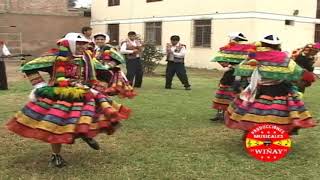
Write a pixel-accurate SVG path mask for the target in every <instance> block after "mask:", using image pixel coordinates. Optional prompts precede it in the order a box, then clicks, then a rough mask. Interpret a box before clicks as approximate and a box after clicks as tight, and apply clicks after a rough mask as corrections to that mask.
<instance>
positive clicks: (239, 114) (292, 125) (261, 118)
mask: <svg viewBox="0 0 320 180" xmlns="http://www.w3.org/2000/svg"><path fill="white" fill-rule="evenodd" d="M280 86H281V85H280ZM280 86H277V85H276V86H274V87H272V88H271V89H270V90H271V92H270V93H268V92H262V93H261V92H260V93H259V94H258V95H257V96H256V98H255V100H254V102H252V103H248V102H244V101H243V100H242V99H240V98H239V97H238V96H237V97H236V98H235V99H234V101H233V102H232V103H231V104H230V106H229V107H228V109H227V111H226V113H225V123H226V125H227V127H229V128H234V129H242V130H245V131H249V130H250V129H252V128H253V127H254V126H256V125H258V124H262V123H271V124H275V125H277V126H279V127H280V128H282V129H284V130H285V131H287V132H289V133H290V132H292V131H293V130H296V129H300V128H309V127H313V126H315V125H316V123H315V121H314V120H313V119H312V116H311V114H310V113H309V111H307V109H306V107H305V106H304V103H303V101H301V100H300V99H299V98H298V95H297V94H295V93H294V92H290V91H288V92H286V91H285V90H282V88H281V87H280ZM260 88H261V89H263V88H264V87H263V86H262V87H260ZM283 92H285V93H283Z"/></svg>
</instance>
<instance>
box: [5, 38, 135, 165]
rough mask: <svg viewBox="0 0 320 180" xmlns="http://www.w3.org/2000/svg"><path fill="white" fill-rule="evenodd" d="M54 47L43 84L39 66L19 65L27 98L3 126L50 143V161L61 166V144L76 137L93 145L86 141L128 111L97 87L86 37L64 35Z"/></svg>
mask: <svg viewBox="0 0 320 180" xmlns="http://www.w3.org/2000/svg"><path fill="white" fill-rule="evenodd" d="M58 45H59V53H58V57H56V59H55V61H54V64H53V67H52V76H51V78H50V80H49V82H48V83H46V82H45V80H44V79H43V78H42V77H41V75H40V74H39V71H38V70H39V69H41V68H39V67H34V69H32V68H31V67H30V64H29V66H27V67H28V68H29V70H26V67H25V69H23V68H22V69H23V70H24V72H25V73H26V75H27V76H28V78H29V80H30V81H31V83H32V85H33V87H34V89H33V90H32V92H31V94H30V96H29V97H30V101H29V102H28V103H27V104H26V105H25V106H24V107H23V108H22V110H21V111H19V112H18V113H16V114H15V116H14V117H13V118H12V119H11V120H10V121H9V122H8V123H7V128H8V129H9V130H10V131H12V132H14V133H16V134H18V135H21V136H23V137H27V138H34V139H37V140H41V141H44V142H46V143H49V144H51V148H52V156H51V159H50V162H51V164H52V165H54V166H56V167H62V166H64V165H65V161H64V160H63V158H62V157H61V155H60V152H61V148H62V144H73V143H74V142H75V140H76V139H77V138H82V139H83V140H85V141H86V142H87V143H88V144H89V145H90V146H91V147H92V145H93V148H95V149H98V147H96V146H95V145H97V144H95V142H93V144H91V143H92V142H91V141H92V140H93V139H92V138H93V137H95V136H96V135H97V134H99V133H107V134H109V135H111V134H113V133H114V132H115V130H116V128H117V127H119V125H120V121H121V120H123V119H127V118H128V116H129V114H130V109H128V108H126V107H124V106H123V105H121V104H118V103H116V102H115V101H113V100H112V99H110V97H108V96H106V95H104V94H102V93H101V92H99V91H98V90H97V89H99V88H100V87H99V81H98V80H96V78H95V69H96V68H95V66H96V64H94V61H93V59H92V55H91V54H90V53H91V52H90V51H87V50H86V48H87V45H88V40H87V39H86V38H85V37H84V36H83V35H82V34H79V33H68V34H67V35H66V36H65V37H64V38H63V39H61V40H59V41H58ZM37 65H39V64H37ZM42 66H43V67H42V68H44V67H45V66H44V65H42ZM101 66H102V65H101ZM88 139H89V140H88Z"/></svg>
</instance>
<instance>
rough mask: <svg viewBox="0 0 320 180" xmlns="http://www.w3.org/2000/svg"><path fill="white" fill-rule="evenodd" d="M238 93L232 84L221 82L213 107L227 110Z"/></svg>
mask: <svg viewBox="0 0 320 180" xmlns="http://www.w3.org/2000/svg"><path fill="white" fill-rule="evenodd" d="M235 96H236V93H235V91H234V89H233V87H232V86H229V85H223V84H219V89H218V90H217V91H216V93H215V98H214V99H213V103H212V108H213V109H217V110H223V111H225V110H227V108H228V106H229V104H230V103H231V102H232V101H233V99H234V98H235Z"/></svg>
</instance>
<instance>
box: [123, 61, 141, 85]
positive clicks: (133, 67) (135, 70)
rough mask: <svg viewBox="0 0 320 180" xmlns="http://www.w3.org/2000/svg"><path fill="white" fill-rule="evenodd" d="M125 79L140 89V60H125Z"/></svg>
mask: <svg viewBox="0 0 320 180" xmlns="http://www.w3.org/2000/svg"><path fill="white" fill-rule="evenodd" d="M126 65H127V78H128V81H129V82H130V84H131V85H134V87H141V85H142V78H143V68H142V63H141V59H140V58H137V59H127V60H126ZM133 81H134V82H133Z"/></svg>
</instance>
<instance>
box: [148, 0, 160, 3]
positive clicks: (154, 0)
mask: <svg viewBox="0 0 320 180" xmlns="http://www.w3.org/2000/svg"><path fill="white" fill-rule="evenodd" d="M157 1H162V0H147V3H148V2H157Z"/></svg>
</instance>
